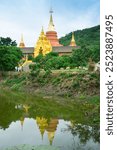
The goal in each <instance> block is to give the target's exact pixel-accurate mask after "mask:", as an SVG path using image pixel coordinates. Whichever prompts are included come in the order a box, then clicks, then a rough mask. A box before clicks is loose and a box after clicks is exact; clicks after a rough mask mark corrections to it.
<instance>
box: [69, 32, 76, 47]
mask: <svg viewBox="0 0 117 150" xmlns="http://www.w3.org/2000/svg"><path fill="white" fill-rule="evenodd" d="M70 46H76V42H75V37H74V32H72V39H71V43H70Z"/></svg>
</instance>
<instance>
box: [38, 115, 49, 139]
mask: <svg viewBox="0 0 117 150" xmlns="http://www.w3.org/2000/svg"><path fill="white" fill-rule="evenodd" d="M36 123H37V126H38V127H39V130H40V133H41V136H42V140H43V135H44V133H45V130H46V128H47V126H48V123H47V119H46V118H43V117H41V118H40V117H36Z"/></svg>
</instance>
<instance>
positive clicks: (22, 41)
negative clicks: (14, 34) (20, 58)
mask: <svg viewBox="0 0 117 150" xmlns="http://www.w3.org/2000/svg"><path fill="white" fill-rule="evenodd" d="M19 47H20V48H24V47H25V44H24V39H23V34H21V40H20V44H19Z"/></svg>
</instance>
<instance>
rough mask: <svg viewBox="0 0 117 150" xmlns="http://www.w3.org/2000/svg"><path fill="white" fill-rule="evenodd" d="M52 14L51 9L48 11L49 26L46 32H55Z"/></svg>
mask: <svg viewBox="0 0 117 150" xmlns="http://www.w3.org/2000/svg"><path fill="white" fill-rule="evenodd" d="M52 14H53V10H52V8H51V9H50V21H49V25H48V31H55V28H54V23H53V17H52Z"/></svg>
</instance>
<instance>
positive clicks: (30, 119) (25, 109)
mask: <svg viewBox="0 0 117 150" xmlns="http://www.w3.org/2000/svg"><path fill="white" fill-rule="evenodd" d="M90 107H91V106H90ZM90 107H89V106H86V105H82V106H80V105H78V104H77V103H76V102H75V101H74V100H71V102H68V100H65V101H63V99H62V100H54V99H52V98H49V99H48V98H42V97H39V96H31V95H30V96H29V95H24V94H19V93H9V92H0V149H2V148H6V147H9V146H15V145H22V144H28V145H48V146H49V145H52V146H55V147H57V148H58V149H60V150H99V125H98V124H92V119H93V118H92V117H88V116H86V115H85V113H84V112H85V111H89V110H88V109H91V108H90ZM85 116H86V117H85Z"/></svg>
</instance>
